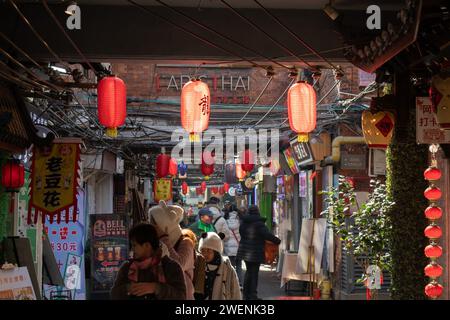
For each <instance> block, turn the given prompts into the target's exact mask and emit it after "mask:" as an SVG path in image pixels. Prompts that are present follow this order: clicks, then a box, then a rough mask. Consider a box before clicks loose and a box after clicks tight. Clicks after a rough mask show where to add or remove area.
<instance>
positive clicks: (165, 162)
mask: <svg viewBox="0 0 450 320" xmlns="http://www.w3.org/2000/svg"><path fill="white" fill-rule="evenodd" d="M169 163H170V156H168V155H167V154H164V153H161V154H159V155H158V156H157V157H156V177H157V178H164V177H165V176H167V175H168V174H169Z"/></svg>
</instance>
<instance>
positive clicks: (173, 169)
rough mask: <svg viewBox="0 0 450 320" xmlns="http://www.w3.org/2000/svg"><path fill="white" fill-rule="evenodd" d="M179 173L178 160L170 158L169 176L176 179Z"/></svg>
mask: <svg viewBox="0 0 450 320" xmlns="http://www.w3.org/2000/svg"><path fill="white" fill-rule="evenodd" d="M177 173H178V164H177V160H175V159H174V158H170V160H169V175H171V176H172V177H175V176H176V175H177Z"/></svg>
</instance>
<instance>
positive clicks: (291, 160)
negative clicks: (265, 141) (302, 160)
mask: <svg viewBox="0 0 450 320" xmlns="http://www.w3.org/2000/svg"><path fill="white" fill-rule="evenodd" d="M283 154H284V157H285V158H286V162H287V164H288V166H289V169H291V172H292V174H296V173H298V171H299V170H298V166H297V161H296V160H295V157H294V153H293V151H292V148H287V149H286V150H284V151H283Z"/></svg>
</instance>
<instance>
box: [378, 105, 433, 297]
mask: <svg viewBox="0 0 450 320" xmlns="http://www.w3.org/2000/svg"><path fill="white" fill-rule="evenodd" d="M409 117H410V118H409V126H407V129H406V130H407V132H406V133H407V134H406V139H402V141H399V139H398V137H397V135H396V134H394V137H393V138H392V142H391V145H390V147H389V148H388V151H387V158H386V162H387V188H388V194H389V195H390V196H391V197H392V201H393V202H395V204H394V206H393V207H392V208H391V210H390V212H389V215H390V218H391V222H392V261H393V264H392V265H393V269H392V288H391V292H392V293H391V295H392V298H393V299H396V300H423V299H425V295H424V287H425V285H426V283H427V281H426V278H425V276H424V271H423V269H424V267H425V266H426V265H427V262H428V261H427V259H426V257H425V256H424V252H423V250H424V248H425V246H426V245H427V239H426V238H425V236H424V234H423V230H424V229H425V227H426V226H427V221H426V218H425V216H424V210H425V208H426V207H427V201H426V199H425V197H424V196H423V192H424V190H425V189H426V188H427V186H428V184H427V182H426V181H425V180H424V178H423V171H424V170H425V169H426V167H427V162H428V153H427V150H428V149H427V146H426V145H418V144H417V143H416V137H415V111H414V110H411V111H410V114H409Z"/></svg>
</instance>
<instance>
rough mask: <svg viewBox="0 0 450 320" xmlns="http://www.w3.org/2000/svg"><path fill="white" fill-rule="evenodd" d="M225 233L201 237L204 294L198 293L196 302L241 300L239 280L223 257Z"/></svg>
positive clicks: (206, 234) (226, 259)
mask: <svg viewBox="0 0 450 320" xmlns="http://www.w3.org/2000/svg"><path fill="white" fill-rule="evenodd" d="M223 236H224V235H223V233H220V234H219V235H218V234H217V233H215V232H207V233H206V232H205V233H203V234H202V235H201V237H200V243H199V250H200V252H201V254H202V256H203V257H204V258H205V262H206V266H205V281H204V288H203V292H196V293H195V298H196V300H241V299H242V296H241V290H240V288H239V280H238V277H237V274H236V271H235V270H234V268H233V266H232V265H231V262H230V260H229V259H228V258H227V257H223V256H222V252H223V244H222V239H223Z"/></svg>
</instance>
